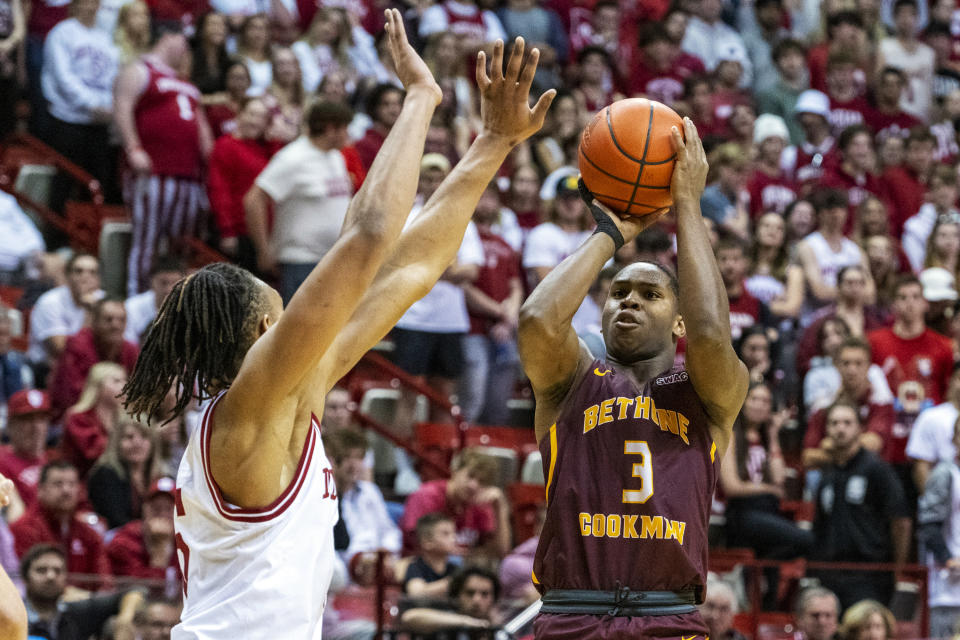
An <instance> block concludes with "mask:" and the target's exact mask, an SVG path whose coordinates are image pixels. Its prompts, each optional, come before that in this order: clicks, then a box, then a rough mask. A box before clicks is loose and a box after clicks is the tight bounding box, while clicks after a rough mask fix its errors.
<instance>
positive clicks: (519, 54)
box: [507, 36, 524, 82]
mask: <svg viewBox="0 0 960 640" xmlns="http://www.w3.org/2000/svg"><path fill="white" fill-rule="evenodd" d="M523 49H524V42H523V38H522V37H520V36H517V39H516V40H514V41H513V50H512V51H511V52H510V59H509V60H508V61H507V82H516V81H517V78H518V77H519V76H520V67H522V66H523Z"/></svg>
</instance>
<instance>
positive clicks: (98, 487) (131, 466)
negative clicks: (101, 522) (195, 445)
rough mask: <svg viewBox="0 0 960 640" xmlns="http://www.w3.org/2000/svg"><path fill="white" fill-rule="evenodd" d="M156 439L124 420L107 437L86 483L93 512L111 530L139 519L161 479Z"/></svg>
mask: <svg viewBox="0 0 960 640" xmlns="http://www.w3.org/2000/svg"><path fill="white" fill-rule="evenodd" d="M158 438H159V435H158V432H157V430H155V429H151V428H150V427H149V426H148V425H146V424H144V423H142V422H137V421H136V420H133V419H132V418H127V417H124V418H123V419H122V420H121V421H120V423H119V424H118V425H117V426H116V427H115V428H114V429H113V431H112V432H111V433H110V438H109V439H108V440H107V448H106V450H105V451H104V452H103V454H102V455H101V456H100V457H99V458H98V459H97V462H96V464H94V465H93V468H92V469H91V470H90V477H89V478H88V479H87V494H88V495H89V497H90V502H91V504H92V505H93V510H94V511H96V512H97V513H98V514H100V515H101V516H103V518H104V519H105V520H106V521H107V526H108V527H109V528H110V529H116V528H117V527H120V526H123V525H125V524H126V523H128V522H130V521H131V520H136V519H137V518H139V517H140V505H141V503H142V500H143V497H144V496H145V495H146V492H147V489H148V488H149V487H150V483H151V482H153V481H154V480H156V479H157V478H158V477H160V476H161V475H162V466H163V465H162V464H161V461H160V450H159V446H158V442H157V440H158Z"/></svg>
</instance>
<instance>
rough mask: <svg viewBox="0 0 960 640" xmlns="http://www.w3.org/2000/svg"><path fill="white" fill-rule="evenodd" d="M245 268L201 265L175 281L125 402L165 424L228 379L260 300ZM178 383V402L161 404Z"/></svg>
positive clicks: (241, 354)
mask: <svg viewBox="0 0 960 640" xmlns="http://www.w3.org/2000/svg"><path fill="white" fill-rule="evenodd" d="M259 289H260V287H259V285H258V284H257V281H256V279H255V278H254V277H253V275H251V274H250V273H249V272H248V271H245V270H244V269H241V268H240V267H237V266H235V265H232V264H227V263H217V264H213V265H210V266H207V267H204V268H203V269H201V270H200V271H197V272H196V273H195V274H193V275H191V276H188V277H186V278H184V279H182V280H180V281H179V282H178V283H177V284H176V285H174V287H173V290H172V291H171V292H170V294H169V295H168V296H167V297H166V299H165V300H164V301H163V304H162V305H161V306H160V310H159V312H158V313H157V318H156V320H154V322H153V323H152V324H151V325H150V329H149V331H148V332H147V334H146V338H145V339H144V341H143V347H142V349H141V351H140V357H139V358H138V359H137V365H136V367H135V368H134V370H133V374H132V375H131V376H130V380H129V382H127V385H126V386H125V387H124V389H123V393H124V394H125V398H126V399H125V400H124V408H125V409H126V410H127V412H128V413H130V414H131V415H133V416H146V417H147V420H148V422H149V421H152V420H153V419H154V418H162V419H163V422H162V424H166V423H168V422H170V421H171V420H173V419H175V418H176V417H177V416H179V415H180V414H182V413H183V412H184V410H185V409H186V407H187V405H188V404H189V403H190V401H191V400H192V399H193V396H194V393H195V390H196V395H197V397H198V398H199V399H200V400H204V399H207V398H209V397H211V396H213V395H214V394H215V393H217V392H218V391H220V390H222V389H225V388H226V387H228V386H229V385H230V383H231V382H233V379H234V378H235V377H236V375H237V372H238V371H239V370H240V364H241V363H242V362H243V358H244V356H245V355H246V353H247V350H248V349H249V348H250V345H251V344H252V343H253V339H254V331H255V327H256V324H257V322H258V321H259V318H260V316H261V312H262V310H263V309H262V307H263V306H264V303H263V301H262V299H261V297H260V290H259ZM174 384H176V386H175V393H176V404H175V405H174V406H173V408H172V409H168V408H166V407H165V406H164V405H165V399H166V397H167V394H168V392H169V391H170V387H171V386H172V385H174Z"/></svg>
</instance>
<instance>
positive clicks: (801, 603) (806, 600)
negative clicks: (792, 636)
mask: <svg viewBox="0 0 960 640" xmlns="http://www.w3.org/2000/svg"><path fill="white" fill-rule="evenodd" d="M837 404H838V403H834V404H832V405H830V407H831V408H832V407H834V406H836V405H837ZM846 406H850V405H849V404H847V405H846ZM829 410H830V409H829V408H828V409H827V411H828V413H829ZM816 598H833V602H834V604H835V605H836V606H837V615H840V598H838V597H837V594H835V593H834V592H833V591H831V590H830V589H827V588H826V587H819V586H818V587H807V588H806V589H804V590H803V591H801V592H800V593H799V594H798V595H797V602H796V604H795V605H794V607H793V613H794V615H795V616H796V617H797V618H799V617H800V616H802V615H803V614H804V613H806V612H807V607H809V606H810V602H811V601H813V600H814V599H816Z"/></svg>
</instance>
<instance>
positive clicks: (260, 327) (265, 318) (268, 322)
mask: <svg viewBox="0 0 960 640" xmlns="http://www.w3.org/2000/svg"><path fill="white" fill-rule="evenodd" d="M272 325H273V318H271V317H270V314H269V313H265V314H263V315H262V316H261V317H260V322H259V323H258V324H257V335H258V336H262V335H263V334H265V333H266V332H267V329H269V328H270V327H271V326H272Z"/></svg>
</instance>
